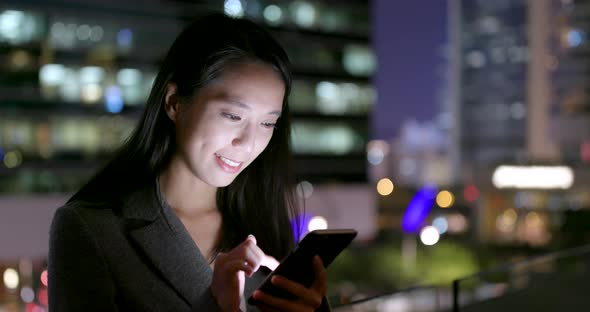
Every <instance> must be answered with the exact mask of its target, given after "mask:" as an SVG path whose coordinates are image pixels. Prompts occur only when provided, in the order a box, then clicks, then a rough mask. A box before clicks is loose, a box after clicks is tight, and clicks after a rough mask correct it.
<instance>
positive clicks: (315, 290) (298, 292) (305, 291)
mask: <svg viewBox="0 0 590 312" xmlns="http://www.w3.org/2000/svg"><path fill="white" fill-rule="evenodd" d="M313 268H314V272H315V278H314V282H313V284H312V285H311V287H309V288H305V287H304V286H303V285H301V284H298V283H295V282H293V281H291V280H288V279H286V278H284V277H282V276H278V275H277V276H273V277H272V279H271V282H272V283H273V284H274V285H276V286H278V287H280V288H283V289H285V290H287V291H288V292H290V293H291V294H293V295H295V296H296V297H297V298H298V299H297V300H288V299H283V298H277V297H273V296H271V295H268V294H266V293H264V292H262V291H260V290H257V291H255V292H254V294H253V296H254V298H255V299H256V300H259V301H261V302H262V303H263V304H260V305H258V308H259V309H260V310H261V311H297V312H299V311H315V310H316V309H317V308H319V307H320V306H321V304H322V299H323V297H324V296H325V295H326V290H327V286H326V269H325V268H324V265H323V263H322V260H321V259H320V257H319V256H315V257H314V258H313Z"/></svg>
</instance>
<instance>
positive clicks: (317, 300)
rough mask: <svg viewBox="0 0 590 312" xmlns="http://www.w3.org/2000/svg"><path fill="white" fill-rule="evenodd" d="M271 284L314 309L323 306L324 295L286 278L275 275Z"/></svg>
mask: <svg viewBox="0 0 590 312" xmlns="http://www.w3.org/2000/svg"><path fill="white" fill-rule="evenodd" d="M270 281H271V283H273V284H274V285H275V286H277V287H279V288H282V289H284V290H286V291H288V292H289V293H291V294H293V295H294V296H295V297H297V298H299V300H300V301H302V302H304V303H305V304H306V305H309V306H312V307H316V308H317V307H319V306H320V305H321V304H322V297H323V294H322V293H320V292H319V291H318V290H316V289H314V288H306V287H305V286H303V285H301V284H299V283H296V282H293V281H291V280H289V279H287V278H285V277H282V276H279V275H275V276H273V277H272V278H271V279H270Z"/></svg>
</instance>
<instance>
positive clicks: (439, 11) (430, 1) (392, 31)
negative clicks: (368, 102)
mask: <svg viewBox="0 0 590 312" xmlns="http://www.w3.org/2000/svg"><path fill="white" fill-rule="evenodd" d="M372 5H373V12H372V13H373V20H374V24H373V33H372V36H373V37H372V40H373V45H374V47H375V50H376V54H377V61H378V67H377V72H376V75H375V76H374V84H375V86H376V88H377V94H378V100H377V103H376V104H375V108H374V110H373V115H372V120H371V123H372V126H371V135H370V137H371V138H372V139H384V140H389V139H391V138H392V137H395V136H397V134H398V133H399V130H400V128H399V127H400V126H401V124H402V123H403V121H404V120H409V119H415V120H417V121H421V122H422V121H427V120H432V119H433V118H434V117H435V116H436V115H437V114H438V113H439V110H440V108H439V103H438V101H437V91H438V90H439V89H440V88H441V83H442V79H441V78H440V75H438V76H437V70H439V71H440V67H441V63H442V62H443V61H444V59H443V58H442V57H441V56H440V50H441V46H442V45H443V44H444V43H445V42H446V40H447V1H446V0H410V1H398V0H394V1H391V0H373V3H372Z"/></svg>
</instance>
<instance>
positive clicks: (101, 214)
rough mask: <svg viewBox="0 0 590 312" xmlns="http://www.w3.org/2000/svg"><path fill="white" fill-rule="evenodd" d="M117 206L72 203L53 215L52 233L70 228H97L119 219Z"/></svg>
mask: <svg viewBox="0 0 590 312" xmlns="http://www.w3.org/2000/svg"><path fill="white" fill-rule="evenodd" d="M117 206H118V205H117V204H114V203H106V202H102V203H97V202H86V201H71V202H68V203H66V204H65V205H63V206H61V207H59V208H58V209H57V210H56V211H55V214H54V215H53V220H52V224H51V230H52V232H55V231H63V230H67V229H68V228H72V227H73V228H80V227H83V228H95V227H96V226H97V225H100V224H105V223H106V224H108V223H112V222H113V220H114V219H117V218H118V217H117V213H116V211H117V210H118V209H117Z"/></svg>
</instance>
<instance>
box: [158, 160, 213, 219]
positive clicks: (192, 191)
mask: <svg viewBox="0 0 590 312" xmlns="http://www.w3.org/2000/svg"><path fill="white" fill-rule="evenodd" d="M160 190H161V191H162V194H163V195H164V198H165V199H166V202H167V203H168V204H169V205H170V207H172V209H173V210H174V211H175V212H176V213H177V214H178V216H179V217H187V218H191V217H198V216H202V215H203V214H208V213H211V212H217V205H216V193H217V187H214V186H211V185H209V184H207V183H205V182H203V181H201V180H200V179H198V178H196V177H195V176H194V175H193V174H192V173H191V172H190V170H188V168H186V167H185V166H184V165H183V164H182V162H178V161H174V160H173V161H172V162H171V163H170V165H169V166H168V167H167V168H166V169H165V170H163V171H162V172H161V173H160Z"/></svg>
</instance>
